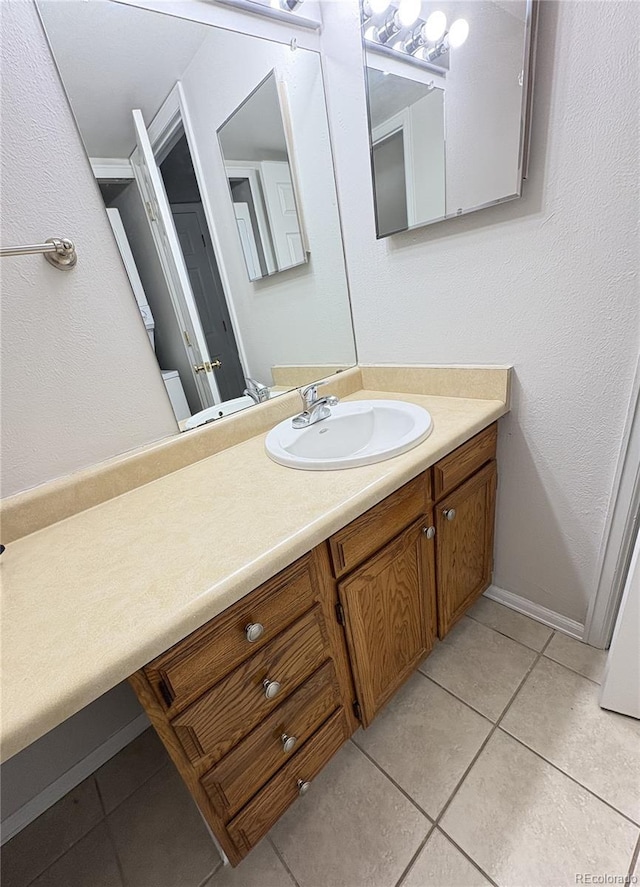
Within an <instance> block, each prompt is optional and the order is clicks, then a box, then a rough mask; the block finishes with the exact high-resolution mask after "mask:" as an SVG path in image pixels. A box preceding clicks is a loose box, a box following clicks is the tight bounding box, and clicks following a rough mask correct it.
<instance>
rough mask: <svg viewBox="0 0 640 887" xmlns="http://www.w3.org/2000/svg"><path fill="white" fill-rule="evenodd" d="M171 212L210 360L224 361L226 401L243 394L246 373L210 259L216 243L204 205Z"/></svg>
mask: <svg viewBox="0 0 640 887" xmlns="http://www.w3.org/2000/svg"><path fill="white" fill-rule="evenodd" d="M171 212H172V213H173V219H174V222H175V226H176V231H177V233H178V238H179V240H180V246H181V248H182V254H183V256H184V260H185V264H186V266H187V272H188V274H189V281H190V283H191V289H192V291H193V296H194V298H195V300H196V305H197V308H198V314H199V315H200V322H201V323H202V328H203V330H204V335H205V338H206V340H207V348H208V350H209V355H210V359H211V361H212V363H214V364H215V362H216V361H220V364H221V365H220V366H219V367H217V368H216V369H215V370H214V372H215V377H216V382H217V384H218V390H219V391H220V396H221V398H222V400H223V401H225V400H231V399H232V398H234V397H240V396H241V395H242V392H243V391H244V388H245V379H244V373H243V371H242V365H241V363H240V358H239V356H238V348H237V345H236V338H235V335H234V332H233V327H232V325H231V317H230V315H229V309H228V307H227V302H226V299H225V297H224V290H223V287H222V281H221V280H220V275H219V273H218V268H217V265H215V260H214V261H213V262H212V260H211V257H212V255H213V246H212V244H211V242H210V241H209V230H208V228H207V224H206V220H205V218H204V211H203V209H202V205H201V204H198V203H182V204H176V203H173V204H171Z"/></svg>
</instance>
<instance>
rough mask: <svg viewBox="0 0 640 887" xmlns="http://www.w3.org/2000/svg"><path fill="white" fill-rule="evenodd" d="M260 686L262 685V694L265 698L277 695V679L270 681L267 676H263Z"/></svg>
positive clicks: (278, 687)
mask: <svg viewBox="0 0 640 887" xmlns="http://www.w3.org/2000/svg"><path fill="white" fill-rule="evenodd" d="M262 686H263V687H264V695H265V697H266V698H267V699H273V697H274V696H277V695H278V693H279V692H280V684H279V683H278V681H270V680H269V678H265V679H264V681H263V682H262Z"/></svg>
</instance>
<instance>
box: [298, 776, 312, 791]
mask: <svg viewBox="0 0 640 887" xmlns="http://www.w3.org/2000/svg"><path fill="white" fill-rule="evenodd" d="M310 788H311V783H310V782H305V781H304V780H303V779H299V780H298V794H299V795H306V793H307V792H308V791H309V789H310Z"/></svg>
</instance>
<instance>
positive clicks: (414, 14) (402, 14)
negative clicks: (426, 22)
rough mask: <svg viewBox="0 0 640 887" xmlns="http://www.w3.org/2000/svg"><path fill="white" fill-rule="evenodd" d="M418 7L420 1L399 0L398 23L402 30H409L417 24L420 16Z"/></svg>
mask: <svg viewBox="0 0 640 887" xmlns="http://www.w3.org/2000/svg"><path fill="white" fill-rule="evenodd" d="M420 7H421V2H420V0H400V5H399V6H398V21H399V22H400V24H401V25H402V27H403V28H410V27H411V26H412V25H414V24H415V23H416V22H417V20H418V16H419V15H420Z"/></svg>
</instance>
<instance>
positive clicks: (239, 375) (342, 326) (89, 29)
mask: <svg viewBox="0 0 640 887" xmlns="http://www.w3.org/2000/svg"><path fill="white" fill-rule="evenodd" d="M38 8H39V11H40V15H41V18H42V20H43V23H44V26H45V30H46V32H47V36H48V38H49V41H50V44H51V46H52V50H53V53H54V56H55V58H56V62H57V64H58V68H59V70H60V73H61V76H62V80H63V83H64V85H65V89H66V91H67V95H68V97H69V101H70V104H71V107H72V110H73V112H74V114H75V117H76V120H77V123H78V127H79V130H80V133H81V135H82V138H83V140H84V144H85V147H86V150H87V154H88V156H89V160H90V162H91V166H92V169H93V172H94V175H95V178H96V180H97V187H99V189H100V194H101V198H102V201H103V202H104V205H105V209H106V212H107V215H108V219H109V222H110V223H111V227H112V230H113V233H114V236H115V239H116V242H117V245H118V248H119V250H120V254H121V256H122V260H123V263H124V266H125V268H126V271H127V274H128V277H129V280H130V283H131V289H132V299H133V298H135V300H136V302H137V304H138V307H139V309H140V316H141V318H142V321H144V326H145V327H146V332H147V336H146V337H145V336H144V333H142V335H141V337H140V342H141V345H140V347H141V348H149V347H151V348H153V350H154V352H155V356H156V358H157V362H158V373H159V376H160V374H161V381H162V383H163V384H164V385H165V387H166V390H167V394H168V397H169V399H170V401H171V405H172V407H173V410H174V413H175V416H176V422H177V427H179V428H180V429H181V430H188V429H190V428H193V427H197V426H199V425H201V424H204V423H206V422H209V421H213V420H215V419H217V418H220V417H222V416H225V415H229V414H230V413H233V412H236V411H237V410H240V409H243V408H245V407H247V406H251V405H253V404H254V403H259V402H261V401H264V400H266V399H268V398H270V397H274V396H277V395H278V394H279V393H281V392H283V391H287V390H290V389H291V388H292V387H296V386H299V385H304V384H307V383H308V382H311V381H314V380H316V379H319V378H322V377H324V376H326V375H329V374H330V373H332V372H336V371H339V370H340V369H343V368H345V367H348V366H352V365H353V364H354V363H355V362H356V356H355V345H354V338H353V330H352V325H351V315H350V309H349V296H348V288H347V280H346V273H345V265H344V254H343V249H342V235H341V229H340V219H339V216H338V210H337V198H336V190H335V182H334V178H333V159H332V154H331V144H330V140H329V129H328V123H327V114H326V107H325V98H324V90H323V83H322V71H321V66H320V58H319V55H318V53H316V52H313V51H310V50H304V49H295V51H292V48H291V47H290V45H289V44H280V43H275V42H273V41H270V40H265V39H262V38H259V37H254V36H250V35H247V34H241V33H237V32H235V31H228V30H224V29H222V28H217V27H213V26H211V25H206V24H202V23H199V22H194V21H191V20H187V19H181V18H177V17H175V16H172V15H168V14H165V13H159V12H154V11H149V10H146V9H141V8H138V7H134V6H128V5H125V4H120V3H113V2H110V0H92V2H91V3H87V2H85V0H65V2H64V3H62V2H59V0H38ZM216 134H217V136H218V137H217V138H216ZM230 194H231V199H230V198H229V195H230ZM302 209H304V225H303V223H302ZM247 271H249V273H247ZM276 272H278V273H276ZM142 329H143V328H142V327H141V330H142ZM103 369H104V370H105V371H108V367H107V368H103ZM132 384H135V379H132Z"/></svg>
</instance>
